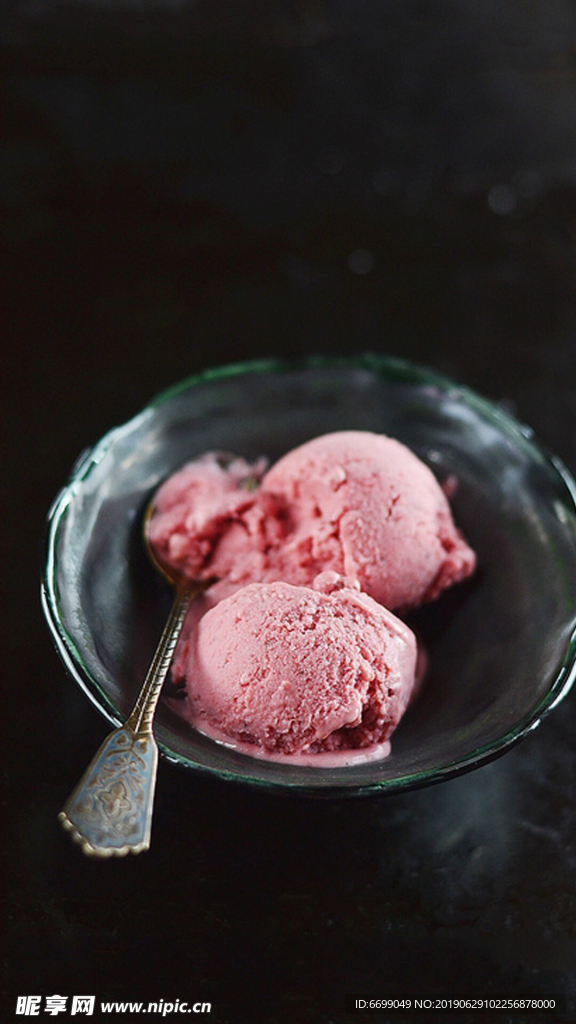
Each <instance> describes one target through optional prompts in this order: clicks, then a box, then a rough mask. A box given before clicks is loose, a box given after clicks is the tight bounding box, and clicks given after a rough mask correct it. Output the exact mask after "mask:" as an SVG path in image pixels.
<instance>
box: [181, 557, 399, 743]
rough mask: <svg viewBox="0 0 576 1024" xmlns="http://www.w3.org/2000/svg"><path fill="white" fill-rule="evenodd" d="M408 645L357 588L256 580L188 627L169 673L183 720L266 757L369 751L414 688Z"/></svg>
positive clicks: (325, 577) (324, 578) (328, 578)
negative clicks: (182, 704) (183, 692)
mask: <svg viewBox="0 0 576 1024" xmlns="http://www.w3.org/2000/svg"><path fill="white" fill-rule="evenodd" d="M415 664H416V641H415V638H414V634H413V633H412V631H411V630H410V629H409V628H408V627H407V626H406V625H405V624H404V623H403V622H401V621H400V620H399V619H398V618H396V616H395V615H393V614H392V613H391V612H389V611H387V610H386V609H385V608H383V607H382V606H381V605H379V604H378V603H377V602H376V601H374V600H373V599H372V598H370V597H368V596H367V595H366V594H363V593H361V592H360V590H359V589H358V584H357V583H356V581H350V580H346V579H342V578H340V577H338V576H337V575H336V574H335V573H324V574H322V575H321V576H320V577H319V578H318V579H317V580H316V583H315V588H314V589H312V588H309V587H296V586H293V585H292V584H288V583H282V582H276V583H254V584H250V585H248V586H246V587H243V588H241V589H239V590H237V591H236V592H234V593H232V594H231V595H229V596H228V597H225V598H223V599H222V600H221V601H220V602H219V603H218V604H216V605H215V606H214V607H212V608H211V609H210V610H209V611H207V612H206V614H205V615H204V616H203V617H202V618H201V619H200V621H199V622H198V623H197V625H196V628H195V629H194V630H192V631H188V635H187V638H186V642H185V644H184V645H183V646H182V647H181V648H180V650H179V654H178V655H177V657H176V661H175V664H174V667H173V675H174V677H175V679H176V680H178V679H179V678H184V679H185V680H186V682H187V691H188V697H187V711H186V715H187V717H188V718H189V719H190V721H191V722H192V724H193V725H195V726H197V727H198V728H200V729H202V728H203V726H205V727H206V729H205V731H208V732H209V734H211V735H214V732H215V733H216V735H218V734H222V736H224V737H231V738H232V739H237V740H239V741H242V742H243V743H247V744H250V745H252V746H253V747H254V748H255V749H259V750H261V751H263V752H264V753H268V754H274V753H279V754H281V755H294V754H300V753H303V752H307V751H310V752H323V751H338V750H350V749H355V748H366V747H369V746H371V745H373V744H379V743H382V742H383V741H385V740H387V738H388V736H389V735H390V734H391V733H392V731H393V730H394V728H395V727H396V725H397V724H398V722H399V720H400V718H401V716H402V713H403V711H404V710H405V708H406V705H407V703H408V701H409V699H410V695H411V693H412V689H413V686H414V671H415Z"/></svg>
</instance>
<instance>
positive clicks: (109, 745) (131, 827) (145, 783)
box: [58, 583, 204, 857]
mask: <svg viewBox="0 0 576 1024" xmlns="http://www.w3.org/2000/svg"><path fill="white" fill-rule="evenodd" d="M203 589H204V586H203V585H197V584H193V583H190V584H189V585H188V586H185V585H180V586H179V587H178V588H177V590H176V596H175V598H174V603H173V605H172V609H171V611H170V615H169V617H168V621H167V623H166V625H165V627H164V630H163V632H162V636H161V637H160V642H159V644H158V647H157V648H156V652H155V654H154V657H153V658H152V661H151V663H150V668H149V669H148V672H147V673H146V678H145V680H144V683H143V684H142V689H141V690H140V693H139V694H138V698H137V700H136V703H135V705H134V708H133V710H132V713H131V714H130V717H129V718H128V720H127V721H126V724H125V725H124V726H121V727H120V728H119V729H115V730H114V732H112V733H110V735H109V736H108V738H107V739H106V740H105V741H104V743H103V744H102V746H101V747H100V749H99V750H98V752H97V753H96V755H95V757H94V758H93V760H92V762H91V763H90V765H89V767H88V769H87V771H86V772H85V773H84V775H83V776H82V778H81V780H80V782H79V783H78V785H77V786H76V789H75V790H74V791H73V792H72V794H71V795H70V797H69V798H68V800H67V802H66V804H65V805H64V809H63V810H62V811H61V812H60V814H59V815H58V817H59V820H60V821H61V822H62V824H63V826H64V828H66V829H68V830H69V831H70V833H71V835H72V838H73V839H75V840H76V842H78V843H80V844H81V846H82V849H83V851H84V853H87V854H90V855H92V856H94V857H110V856H113V855H116V856H122V855H124V854H126V853H140V852H141V851H142V850H147V849H148V847H149V846H150V828H151V825H152V805H153V802H154V788H155V785H156V769H157V765H158V747H157V745H156V740H155V739H154V736H153V734H152V720H153V718H154V712H155V710H156V705H157V703H158V698H159V696H160V691H161V690H162V686H163V683H164V680H165V679H166V676H167V674H168V669H169V668H170V662H171V661H172V655H173V654H174V648H175V647H176V643H177V641H178V637H179V636H180V633H181V631H182V626H183V624H184V619H185V618H186V612H187V611H188V608H189V607H190V604H191V602H192V600H193V598H195V597H196V595H197V594H198V593H199V591H200V590H203Z"/></svg>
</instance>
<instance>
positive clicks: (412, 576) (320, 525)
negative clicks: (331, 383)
mask: <svg viewBox="0 0 576 1024" xmlns="http://www.w3.org/2000/svg"><path fill="white" fill-rule="evenodd" d="M211 458H212V461H210V460H211ZM262 474H263V467H262V463H258V464H256V465H255V466H249V465H248V464H247V463H245V462H244V461H243V460H237V461H236V463H233V464H231V466H230V467H228V468H227V469H222V468H221V467H218V466H217V465H215V464H214V459H213V457H210V456H207V457H206V460H205V462H204V463H203V464H202V465H200V466H198V465H197V464H192V465H191V466H190V467H185V468H184V469H183V470H181V471H180V473H176V474H175V475H174V476H173V477H171V478H170V479H169V480H168V481H167V482H166V484H165V485H164V487H163V488H161V489H160V492H159V495H158V499H157V510H158V514H157V515H155V516H154V518H153V520H152V523H151V529H150V537H151V541H152V543H153V544H154V545H155V546H158V550H159V554H160V555H161V556H163V557H164V558H168V559H169V560H170V561H171V563H172V564H174V565H175V566H176V567H177V568H184V569H185V571H187V572H188V573H189V574H191V575H193V576H204V577H207V576H217V577H222V578H224V579H225V580H226V587H225V590H226V592H228V591H229V590H230V589H231V588H232V589H233V588H235V587H238V586H244V585H246V584H247V583H251V582H272V581H276V580H283V581H284V582H288V583H293V584H295V585H298V586H310V585H311V583H312V581H313V580H314V578H315V577H316V576H317V575H318V573H321V572H323V571H325V570H331V571H334V572H337V573H340V574H343V575H347V576H353V577H356V578H357V579H358V580H359V581H360V586H361V588H362V590H364V591H366V593H367V594H369V595H370V596H371V597H373V598H374V599H375V600H377V601H379V602H381V603H382V604H384V605H386V606H387V607H388V608H394V609H406V608H411V607H415V606H416V605H418V604H420V603H421V602H423V601H429V600H432V599H433V598H435V597H437V595H438V594H439V593H440V592H441V591H442V590H444V589H445V588H446V587H449V586H450V585H451V584H453V583H456V582H458V581H460V580H463V579H465V578H466V577H467V576H469V575H470V573H471V572H472V571H473V569H474V565H475V555H474V552H473V551H472V549H471V548H470V547H469V546H468V544H467V543H466V541H465V540H464V538H463V536H462V534H461V533H460V531H459V530H458V529H457V527H456V526H455V524H454V521H453V518H452V514H451V511H450V506H449V504H448V500H447V498H446V495H445V494H444V492H443V491H442V488H441V487H440V485H439V484H438V482H437V480H436V478H435V477H434V475H433V473H432V472H431V470H430V469H428V467H427V466H426V465H425V464H424V463H423V462H421V460H420V459H418V458H417V456H416V455H414V454H413V452H411V451H410V450H409V449H408V448H407V447H406V446H405V445H403V444H401V443H400V442H399V441H395V440H393V439H392V438H389V437H385V436H383V435H380V434H372V433H368V432H365V431H341V432H337V433H333V434H326V435H323V436H322V437H317V438H315V439H314V440H312V441H308V442H306V443H305V444H303V445H301V446H300V447H298V448H295V449H294V450H293V451H291V452H289V453H288V454H287V455H285V456H284V457H283V458H281V459H280V460H279V461H278V462H277V463H276V464H275V465H274V466H273V467H272V468H271V469H270V470H269V471H268V472H267V473H264V475H262ZM260 477H261V483H260V486H259V488H258V489H257V490H247V489H246V487H245V481H246V479H247V478H250V479H251V480H252V481H254V479H260Z"/></svg>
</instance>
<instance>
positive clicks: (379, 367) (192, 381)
mask: <svg viewBox="0 0 576 1024" xmlns="http://www.w3.org/2000/svg"><path fill="white" fill-rule="evenodd" d="M324 368H326V369H338V368H343V369H364V370H368V371H372V372H375V373H376V374H378V375H379V376H385V377H386V379H387V380H389V381H392V382H393V381H400V382H407V383H414V384H424V385H432V386H436V387H438V388H439V389H440V390H441V391H443V392H444V393H447V394H450V395H451V396H453V397H459V398H461V399H463V400H464V401H465V403H466V404H467V405H468V406H469V407H470V408H472V409H473V410H475V411H476V412H477V413H479V414H481V415H482V416H484V417H486V418H487V419H488V420H489V421H490V422H491V424H492V425H493V426H496V427H497V428H498V429H499V430H501V431H502V432H503V433H504V434H506V435H508V437H510V438H511V439H512V440H514V441H515V442H516V443H517V444H520V445H521V446H522V447H523V448H524V449H525V450H528V451H530V452H531V453H533V454H534V455H537V456H538V457H540V458H541V459H544V460H545V462H546V463H547V465H548V467H549V468H550V469H552V471H553V473H554V475H555V476H556V478H557V480H558V481H559V482H560V483H561V485H562V487H563V489H564V491H565V494H566V497H567V500H568V502H569V504H570V505H571V507H572V509H573V511H574V513H575V514H576V481H575V480H574V478H573V476H572V474H571V473H570V471H569V470H568V468H567V467H566V465H565V464H564V463H563V461H562V460H561V459H560V458H559V457H558V456H556V455H554V454H553V453H552V452H551V451H550V450H549V449H548V448H547V446H546V445H545V444H543V443H542V442H541V441H539V440H538V439H537V438H536V437H535V434H534V431H533V429H532V428H531V427H529V426H528V425H526V424H525V423H523V422H521V421H520V420H518V419H516V417H515V416H513V415H512V414H511V413H510V412H508V411H507V410H506V409H504V408H502V407H501V406H499V405H498V404H497V403H494V402H491V401H489V400H488V399H486V398H483V397H482V396H481V395H479V394H478V393H476V392H475V391H474V390H473V389H471V388H470V387H468V386H467V385H463V384H460V383H457V382H456V381H454V380H453V379H452V378H451V377H449V376H446V375H444V374H441V373H438V372H437V371H436V370H434V369H431V368H429V367H427V366H424V365H422V364H419V363H416V362H412V361H409V360H406V359H402V358H399V357H396V356H387V355H383V354H379V353H372V352H366V353H362V354H359V355H356V356H330V355H311V356H307V357H300V358H298V359H274V358H270V359H255V360H247V361H244V362H234V363H228V364H225V365H222V366H216V367H208V368H206V369H204V370H202V371H200V372H199V373H195V374H191V375H190V376H188V377H185V378H184V379H183V380H181V381H178V382H177V383H175V384H173V385H171V386H169V387H167V388H164V389H163V390H161V391H160V392H158V393H157V394H156V395H154V396H153V397H152V398H151V399H150V400H149V401H148V402H147V404H146V405H145V406H144V408H143V409H142V410H141V411H140V412H138V413H136V414H135V415H134V416H132V417H131V418H130V419H128V420H127V421H125V422H124V423H122V424H120V425H119V426H116V427H112V428H111V429H110V430H108V431H107V432H106V433H105V434H104V435H103V436H102V437H101V438H100V440H98V441H97V442H96V443H95V444H94V445H92V446H91V447H88V448H85V449H84V450H83V451H82V452H81V454H80V455H79V457H78V458H77V459H76V460H75V462H74V463H73V465H72V468H71V470H70V472H69V475H68V480H67V482H66V483H65V484H64V486H63V487H62V488H61V489H60V490H59V491H58V493H57V494H56V496H55V498H54V501H53V502H52V504H51V506H50V508H49V510H48V514H47V520H46V533H45V543H44V548H45V557H44V572H43V575H42V579H41V586H40V598H41V605H42V610H43V612H44V616H45V618H46V621H47V624H48V627H49V629H50V632H51V634H52V639H53V641H54V643H55V646H56V649H57V651H58V654H59V656H60V658H61V660H62V662H63V663H64V666H65V668H66V669H67V671H68V673H69V674H70V675H71V676H72V678H73V679H74V681H75V682H76V683H77V685H78V686H79V687H80V689H81V690H82V691H83V692H84V694H85V695H86V696H87V697H88V699H89V700H90V701H91V703H92V704H93V705H94V706H95V707H96V708H97V709H98V711H99V712H100V713H101V714H102V715H103V716H104V718H106V719H107V721H109V722H110V723H112V724H113V725H114V726H119V725H121V724H123V718H122V716H121V715H120V714H119V712H118V710H117V708H116V707H115V705H114V703H113V702H112V700H111V699H110V697H109V696H108V694H107V693H106V691H105V689H104V688H103V686H102V684H101V683H100V682H99V681H98V680H97V679H96V678H95V677H94V676H93V674H92V673H91V671H90V669H89V668H88V667H87V666H86V665H85V663H84V660H83V657H82V655H81V653H80V651H79V650H78V648H77V646H76V643H75V641H74V639H73V637H72V636H71V635H70V633H69V631H68V629H67V628H66V626H65V624H64V621H63V617H62V615H61V613H60V599H59V590H58V583H57V578H56V564H57V543H58V537H59V530H60V527H61V525H62V522H63V520H64V517H65V515H66V510H67V508H68V506H69V505H70V503H71V502H72V500H73V499H74V497H75V495H76V492H77V491H78V490H79V488H80V485H81V484H82V482H83V481H84V480H85V479H86V478H87V476H88V475H89V474H90V472H91V470H92V469H93V467H94V466H95V465H97V463H98V462H100V460H101V459H102V458H103V456H104V455H105V453H106V452H107V451H108V448H109V447H110V446H111V445H112V444H113V443H114V442H115V441H116V440H117V439H118V438H120V437H121V436H122V435H123V434H124V433H129V432H130V431H132V430H134V428H135V427H136V426H137V425H138V422H139V421H140V420H144V419H145V418H147V417H148V416H150V414H151V413H152V412H154V411H155V410H156V409H157V408H158V407H159V406H161V405H163V404H165V403H166V402H168V401H170V400H171V399H173V398H177V397H178V396H179V395H181V394H183V393H184V392H186V391H189V390H192V389H193V388H195V387H197V386H198V385H201V384H204V383H207V382H208V383H212V382H217V381H218V380H226V379H229V378H233V377H241V376H248V375H249V374H266V373H295V372H298V371H303V370H315V369H319V370H321V369H324ZM575 680H576V610H575V619H574V628H573V630H572V633H571V635H570V636H569V637H568V639H567V642H566V649H565V653H564V657H563V659H562V661H561V663H560V664H559V665H558V667H557V668H556V670H555V675H554V679H553V680H552V682H551V683H550V686H549V687H548V689H547V691H546V693H545V694H544V695H543V697H542V698H541V700H540V701H539V702H538V704H537V705H536V706H535V707H534V708H532V709H531V710H530V711H529V712H527V713H526V714H525V715H524V716H523V717H522V718H521V719H519V721H518V722H516V723H515V724H514V726H512V727H511V728H509V729H507V730H506V732H504V733H503V734H502V736H499V737H498V738H497V739H495V740H492V741H491V742H490V743H487V744H484V745H482V746H480V747H476V748H475V749H474V750H472V751H471V752H470V753H468V754H466V755H463V756H461V757H459V758H457V759H456V760H454V761H450V762H448V763H446V764H443V765H440V766H437V767H433V768H428V769H425V770H423V771H415V772H410V773H408V774H404V775H401V776H398V777H394V778H388V779H386V778H384V779H374V780H370V781H367V782H366V783H362V782H359V781H358V780H356V781H355V782H354V781H353V780H351V783H350V785H349V786H348V785H346V784H345V783H342V782H341V780H339V781H338V782H335V783H334V785H333V786H330V785H326V784H325V783H324V784H323V785H320V786H318V785H314V783H313V781H312V780H313V776H312V775H311V776H310V782H302V781H300V780H296V781H290V780H283V779H280V778H274V777H272V776H271V777H269V778H262V777H260V776H257V775H254V776H253V775H250V772H249V771H246V772H245V773H239V772H236V771H234V770H232V769H227V768H222V767H215V766H211V765H206V764H199V763H197V762H196V761H194V760H192V758H190V757H188V756H186V755H185V754H181V753H177V752H175V751H174V750H172V749H171V748H170V747H169V746H167V745H166V744H165V743H164V742H162V741H161V740H159V741H158V747H159V750H160V752H161V754H162V756H163V758H164V759H165V760H167V761H169V762H170V763H172V764H177V765H180V766H182V767H185V768H188V769H194V770H195V771H197V772H202V773H203V774H205V775H208V776H210V777H217V778H221V779H227V780H232V781H235V782H237V783H243V784H250V785H255V786H257V787H260V788H262V789H265V790H267V791H269V792H270V791H276V792H298V793H302V794H305V795H313V796H319V797H322V796H324V797H325V796H331V797H332V796H351V795H358V796H362V795H374V794H383V793H391V792H400V791H405V790H409V789H415V788H419V787H422V786H425V785H429V784H431V783H435V782H442V781H445V780H447V779H449V778H453V777H455V776H458V775H461V774H464V773H466V772H469V771H471V770H473V769H475V768H478V767H480V766H481V765H483V764H487V763H489V762H490V761H492V760H494V759H495V758H497V757H500V756H501V755H502V754H504V753H505V752H506V751H507V750H509V749H510V748H511V747H512V746H514V745H515V744H516V743H518V742H519V741H520V740H522V739H523V738H524V737H525V736H527V735H528V733H530V732H532V731H533V730H534V729H535V728H536V727H537V726H538V725H539V724H540V722H541V721H542V719H543V718H544V717H545V716H546V715H547V714H548V713H549V712H550V711H552V710H553V709H554V708H555V707H556V706H557V705H558V704H559V703H560V701H562V700H563V699H564V697H565V696H566V695H567V694H568V692H569V690H570V689H571V687H572V685H573V684H574V682H575ZM253 760H256V759H253V758H250V757H248V756H246V761H247V762H248V761H250V762H251V761H253Z"/></svg>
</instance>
